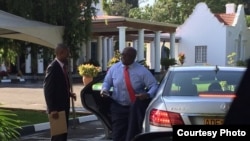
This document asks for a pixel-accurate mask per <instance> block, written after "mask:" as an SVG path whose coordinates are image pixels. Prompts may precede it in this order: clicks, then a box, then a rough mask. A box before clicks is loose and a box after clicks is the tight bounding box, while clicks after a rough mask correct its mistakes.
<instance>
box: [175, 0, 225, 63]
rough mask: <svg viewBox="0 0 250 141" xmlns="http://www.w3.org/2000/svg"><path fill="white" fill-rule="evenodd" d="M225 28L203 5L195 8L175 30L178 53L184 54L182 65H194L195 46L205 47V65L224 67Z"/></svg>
mask: <svg viewBox="0 0 250 141" xmlns="http://www.w3.org/2000/svg"><path fill="white" fill-rule="evenodd" d="M225 30H226V29H225V26H224V25H223V24H222V23H220V22H219V21H218V20H217V18H216V17H215V16H214V15H213V14H212V13H211V11H210V9H208V7H207V6H206V4H204V3H200V4H198V5H197V6H196V8H195V9H194V11H193V13H192V14H191V15H190V17H189V18H188V19H187V20H186V21H185V23H184V24H183V25H181V26H180V27H179V28H178V29H177V34H178V35H179V36H180V37H181V40H180V43H179V49H178V53H180V52H184V53H185V54H186V59H185V62H184V65H200V64H195V46H203V45H204V46H207V64H210V65H224V62H225V53H224V52H225V50H224V49H223V47H224V46H225V45H226V41H225V39H223V37H225Z"/></svg>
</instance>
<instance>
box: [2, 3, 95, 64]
mask: <svg viewBox="0 0 250 141" xmlns="http://www.w3.org/2000/svg"><path fill="white" fill-rule="evenodd" d="M97 3H99V0H74V1H70V0H35V1H34V0H18V1H16V0H0V9H1V10H4V11H6V12H9V13H12V14H15V15H18V16H21V17H24V18H27V19H31V20H37V21H41V22H46V23H49V24H53V25H58V26H64V27H65V30H64V35H63V40H64V42H65V44H67V45H68V46H69V47H70V50H71V54H72V56H73V57H74V60H76V58H78V54H79V53H78V52H79V45H81V44H82V43H83V42H87V41H88V40H90V38H91V25H92V19H93V17H95V16H96V8H95V7H94V6H93V4H94V5H96V4H97ZM6 42H9V41H7V40H6ZM13 42H18V41H13ZM32 46H35V48H39V47H40V46H39V45H36V44H32Z"/></svg>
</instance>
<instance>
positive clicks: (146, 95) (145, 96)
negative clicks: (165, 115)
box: [135, 93, 150, 100]
mask: <svg viewBox="0 0 250 141" xmlns="http://www.w3.org/2000/svg"><path fill="white" fill-rule="evenodd" d="M135 97H136V98H138V99H139V100H145V99H149V98H150V95H149V94H148V93H140V94H136V95H135Z"/></svg>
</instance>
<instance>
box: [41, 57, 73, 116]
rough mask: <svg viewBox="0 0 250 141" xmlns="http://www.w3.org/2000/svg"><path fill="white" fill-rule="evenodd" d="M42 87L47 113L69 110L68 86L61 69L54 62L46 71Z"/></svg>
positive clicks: (57, 63)
mask: <svg viewBox="0 0 250 141" xmlns="http://www.w3.org/2000/svg"><path fill="white" fill-rule="evenodd" d="M67 79H68V78H67ZM68 82H69V81H68ZM43 87H44V95H45V100H46V104H47V108H48V112H49V113H50V112H51V111H62V110H66V111H68V110H69V108H70V97H69V86H68V83H67V81H66V77H65V74H64V72H63V69H62V68H61V66H60V64H59V62H57V61H56V60H54V61H53V62H51V64H50V65H49V66H48V67H47V69H46V75H45V79H44V85H43Z"/></svg>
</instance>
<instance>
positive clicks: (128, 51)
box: [121, 47, 137, 66]
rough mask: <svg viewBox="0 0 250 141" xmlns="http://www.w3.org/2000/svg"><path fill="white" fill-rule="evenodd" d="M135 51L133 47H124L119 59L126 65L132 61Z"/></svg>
mask: <svg viewBox="0 0 250 141" xmlns="http://www.w3.org/2000/svg"><path fill="white" fill-rule="evenodd" d="M136 54H137V51H136V49H135V48H133V47H125V48H124V49H123V51H122V53H121V61H122V63H123V64H124V65H126V66H128V65H131V64H132V63H134V61H135V58H136Z"/></svg>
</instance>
